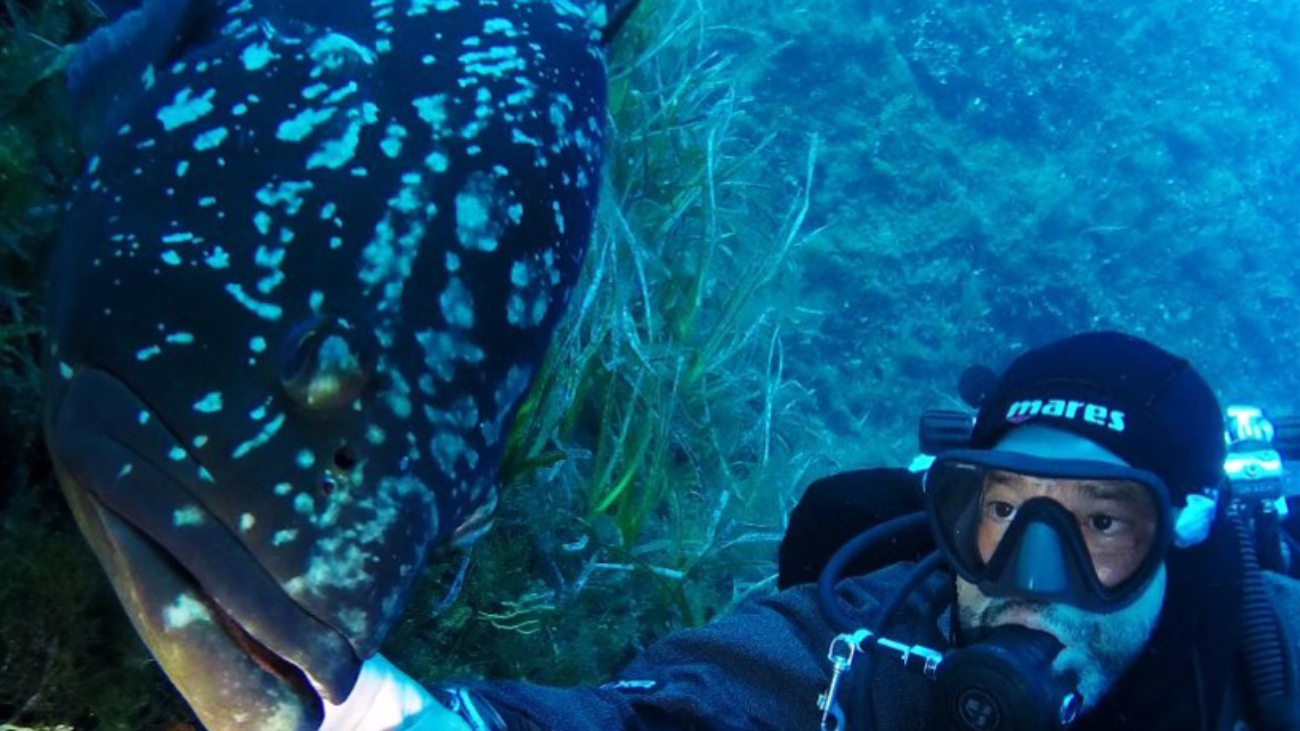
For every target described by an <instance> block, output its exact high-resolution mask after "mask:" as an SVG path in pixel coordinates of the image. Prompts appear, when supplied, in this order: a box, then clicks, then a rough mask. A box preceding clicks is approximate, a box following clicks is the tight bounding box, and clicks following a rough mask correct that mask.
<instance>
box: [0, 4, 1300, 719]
mask: <svg viewBox="0 0 1300 731" xmlns="http://www.w3.org/2000/svg"><path fill="white" fill-rule="evenodd" d="M98 22H100V16H99V14H98V12H97V9H96V7H95V6H94V5H93V4H92V3H90V2H88V0H6V2H5V3H4V4H3V5H0V727H2V726H3V725H4V724H12V725H13V726H14V727H17V728H52V727H54V726H55V725H57V724H65V725H67V726H70V727H72V728H75V729H145V730H150V731H152V730H162V729H183V728H196V727H197V726H196V722H195V721H193V719H192V717H191V716H190V715H189V712H188V710H187V709H186V708H185V706H184V704H183V703H182V702H181V701H179V700H178V698H177V697H176V695H175V693H174V692H173V691H172V690H171V689H170V687H169V685H168V683H167V680H166V679H165V677H163V675H162V674H161V673H160V672H159V671H158V669H157V667H156V665H155V664H154V663H153V662H152V661H151V660H150V658H149V656H148V654H147V653H146V652H145V650H144V648H143V646H142V645H141V644H140V642H139V641H138V640H137V639H136V637H135V635H134V633H133V632H132V630H131V627H130V625H129V624H128V622H127V620H126V617H125V615H124V614H123V613H122V611H121V610H120V609H119V607H118V605H117V603H116V600H115V598H114V597H113V594H112V591H111V590H110V588H109V586H108V583H107V581H106V580H105V579H104V578H103V577H102V575H101V572H100V570H99V567H98V565H97V564H96V563H95V560H94V558H93V556H92V554H91V553H90V551H89V550H88V549H87V548H86V547H85V546H84V545H83V542H82V539H81V537H80V535H79V534H78V533H77V530H76V527H75V526H74V525H73V523H72V519H71V516H70V514H69V511H68V510H67V508H66V507H65V506H64V504H63V500H62V497H61V495H60V494H59V491H58V488H57V486H56V485H55V484H54V481H53V476H52V471H51V468H50V465H49V461H48V458H47V457H46V456H45V451H44V447H43V445H42V442H41V435H40V420H39V412H40V408H39V405H40V400H41V394H40V392H39V378H38V373H39V368H40V363H39V353H40V352H41V344H42V334H43V330H42V318H43V314H42V313H43V310H44V294H43V288H44V282H45V271H44V263H45V259H46V256H47V254H48V252H49V251H50V248H51V246H52V242H53V241H54V238H55V235H56V231H57V227H58V224H59V214H60V206H61V204H62V203H63V201H64V200H65V199H66V196H67V194H68V191H69V188H70V185H71V183H72V180H73V178H74V177H75V175H76V174H77V172H78V171H79V169H80V166H81V165H82V164H83V163H84V160H85V157H84V152H82V151H81V150H79V148H78V144H77V142H76V139H77V138H76V134H75V128H74V127H73V126H72V125H71V124H69V123H68V122H67V121H65V120H63V119H62V118H61V116H60V113H59V106H58V104H57V94H56V91H57V84H58V82H59V75H58V74H59V71H58V69H59V63H60V59H61V58H62V55H61V53H62V48H63V46H64V45H65V44H67V43H70V42H73V41H75V40H77V39H78V38H81V37H84V36H85V34H86V33H88V32H89V31H90V30H91V29H92V28H94V27H95V25H96V24H97V23H98ZM608 127H609V130H610V153H609V162H608V170H607V174H606V180H605V188H604V192H603V200H602V208H601V211H600V215H599V221H598V226H597V231H596V235H595V238H594V240H593V242H592V247H591V249H590V251H589V252H588V255H587V260H586V262H585V270H584V275H583V278H582V281H581V283H580V285H579V287H578V289H577V291H576V292H575V296H574V297H573V300H572V304H571V307H570V311H569V313H568V317H567V320H566V321H565V322H564V323H563V324H562V325H561V328H560V330H559V332H558V333H557V335H556V338H555V340H554V343H553V345H552V349H551V351H550V354H549V355H548V358H547V361H546V363H545V366H544V368H543V370H542V373H541V375H540V376H539V377H538V379H537V382H536V384H535V386H534V389H533V391H532V393H531V394H530V396H529V397H528V400H527V402H526V404H525V406H524V408H523V410H522V411H521V413H520V416H519V418H518V419H517V420H516V422H515V424H514V425H513V429H512V433H511V441H510V448H509V450H508V453H507V456H506V460H505V465H504V467H505V470H504V471H505V475H506V486H507V489H506V490H505V492H504V493H503V496H502V500H501V506H500V510H499V514H498V519H497V524H496V527H495V528H494V530H493V531H492V532H491V533H489V534H488V535H487V536H486V537H484V538H483V539H481V540H480V541H479V542H478V543H477V544H475V545H474V546H473V547H472V548H470V549H465V550H457V551H451V550H448V551H445V552H443V553H440V554H439V555H437V556H435V557H434V559H433V560H432V561H431V563H430V566H429V570H428V577H427V579H426V580H425V581H424V582H423V584H422V585H421V586H420V588H419V589H418V590H417V592H416V595H415V598H414V600H413V601H412V603H411V605H410V606H409V608H408V610H407V612H406V614H405V616H404V618H403V620H402V621H401V623H400V624H399V626H398V627H397V629H396V631H395V632H394V633H393V635H392V636H391V637H390V639H389V640H388V643H387V645H386V646H385V649H384V653H385V654H386V655H387V656H388V657H390V658H391V659H392V660H393V661H394V662H395V663H396V664H397V665H398V666H400V667H402V668H403V669H405V670H407V672H409V673H410V674H412V675H413V676H414V677H416V678H418V679H419V680H422V681H425V682H428V683H434V682H437V681H438V680H440V679H445V678H463V677H476V678H477V677H482V678H496V679H526V680H529V681H532V682H538V683H549V684H575V683H579V684H580V683H594V682H600V681H602V680H604V679H607V678H609V677H610V676H611V675H612V674H613V673H615V672H616V671H617V670H618V668H619V667H621V666H622V665H623V664H624V663H626V662H627V661H628V660H629V659H630V658H631V657H633V656H634V655H635V653H636V652H637V651H638V650H639V649H640V648H643V647H645V646H646V645H647V644H649V643H652V642H653V641H654V640H655V639H656V638H657V637H660V636H662V635H664V634H665V633H667V632H671V631H673V630H674V629H678V628H682V627H688V626H695V625H699V624H701V623H704V622H707V621H708V620H709V619H710V618H711V617H713V616H716V615H717V614H719V613H721V612H725V611H727V610H728V608H729V607H731V606H733V605H734V604H736V603H737V602H742V601H745V600H746V599H748V598H750V597H753V596H757V595H762V594H764V593H767V592H771V591H774V590H775V588H774V587H775V582H774V573H775V555H776V549H777V545H778V543H779V540H780V536H781V533H782V529H783V526H784V522H785V516H786V515H787V513H788V511H789V509H790V507H791V506H792V505H793V504H794V503H795V502H796V501H797V499H798V497H799V495H800V492H801V490H802V489H803V488H804V487H805V486H806V485H807V484H808V483H809V482H810V481H811V480H812V479H814V478H816V477H818V476H821V475H825V474H829V473H831V472H833V471H836V470H839V469H847V468H856V467H863V466H871V465H877V464H890V465H897V464H905V463H906V462H907V461H909V460H910V459H911V457H912V456H913V454H914V452H915V449H916V440H915V433H914V431H915V422H916V417H917V415H918V414H919V413H920V411H921V410H922V409H924V408H926V407H949V408H951V407H954V406H955V405H957V403H958V402H957V400H956V392H955V383H956V379H957V376H958V374H959V373H960V371H961V370H962V368H964V367H965V366H967V365H969V364H972V363H985V364H988V365H991V366H993V367H995V368H996V367H998V366H1000V365H1002V364H1004V363H1005V362H1007V361H1008V360H1009V359H1010V357H1011V356H1013V355H1014V354H1015V353H1016V352H1017V351H1018V350H1019V349H1020V348H1022V347H1024V346H1028V345H1032V344H1037V343H1041V342H1044V341H1046V340H1049V339H1052V338H1055V337H1059V336H1061V335H1064V334H1066V333H1069V332H1072V331H1076V330H1082V329H1103V328H1105V329H1121V330H1127V331H1130V332H1133V333H1135V334H1139V335H1142V336H1144V337H1147V338H1149V339H1152V340H1154V341H1155V342H1157V343H1159V344H1161V345H1163V346H1165V347H1167V348H1169V349H1171V350H1173V351H1175V352H1178V353H1180V354H1181V355H1184V356H1186V357H1188V358H1189V359H1190V360H1192V361H1193V362H1194V363H1196V364H1197V366H1198V368H1199V369H1200V370H1201V371H1202V372H1203V373H1204V374H1205V375H1206V376H1207V378H1208V379H1209V380H1210V382H1211V383H1212V384H1214V385H1216V387H1217V388H1218V389H1219V394H1220V397H1221V399H1222V400H1224V401H1227V402H1248V403H1254V404H1257V405H1260V406H1263V407H1264V408H1265V409H1268V410H1271V411H1272V412H1274V413H1277V414H1294V413H1300V400H1298V399H1296V397H1295V394H1296V393H1300V369H1298V368H1297V367H1296V366H1295V365H1294V361H1295V358H1296V354H1297V353H1300V317H1297V315H1298V314H1300V296H1298V292H1297V289H1298V288H1300V0H1262V1H1260V2H1253V3H1246V2H1236V1H1234V2H1227V1H1226V0H1209V1H1208V2H1191V1H1190V0H1155V1H1153V2H1148V3H1136V4H1135V3H1131V2H1127V1H1126V0H1095V1H1094V2H1088V3H1084V2H1080V1H1079V0H1073V1H1070V2H1065V1H1062V2H1049V1H1041V2H1029V1H1024V0H1022V1H1019V2H1012V1H1010V0H941V1H939V2H934V3H912V2H903V1H901V0H894V1H890V0H886V1H883V2H876V3H863V2H857V1H856V0H832V1H829V2H821V3H811V2H808V3H800V2H776V1H775V0H643V1H642V4H641V7H640V9H639V10H638V11H637V13H636V15H635V16H634V17H633V19H632V21H631V23H630V25H629V26H628V27H627V28H626V29H625V31H624V32H623V34H622V35H621V36H620V38H619V39H618V41H617V42H616V43H615V45H614V46H613V48H612V50H611V60H610V118H609V120H608Z"/></svg>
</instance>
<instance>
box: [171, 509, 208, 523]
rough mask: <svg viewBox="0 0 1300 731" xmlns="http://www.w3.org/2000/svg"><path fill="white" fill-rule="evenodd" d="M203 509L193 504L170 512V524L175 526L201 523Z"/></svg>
mask: <svg viewBox="0 0 1300 731" xmlns="http://www.w3.org/2000/svg"><path fill="white" fill-rule="evenodd" d="M202 524H203V511H202V510H199V508H198V507H197V506H195V505H191V506H189V507H187V508H181V509H179V510H175V511H173V512H172V525H174V526H176V527H177V528H181V527H183V526H189V525H202Z"/></svg>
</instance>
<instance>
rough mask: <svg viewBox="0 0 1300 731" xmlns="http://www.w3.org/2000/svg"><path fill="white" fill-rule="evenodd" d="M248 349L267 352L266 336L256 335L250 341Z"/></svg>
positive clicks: (255, 351)
mask: <svg viewBox="0 0 1300 731" xmlns="http://www.w3.org/2000/svg"><path fill="white" fill-rule="evenodd" d="M248 349H249V350H251V351H253V352H254V353H262V352H265V351H266V338H264V337H262V336H261V335H254V336H253V339H252V340H249V341H248Z"/></svg>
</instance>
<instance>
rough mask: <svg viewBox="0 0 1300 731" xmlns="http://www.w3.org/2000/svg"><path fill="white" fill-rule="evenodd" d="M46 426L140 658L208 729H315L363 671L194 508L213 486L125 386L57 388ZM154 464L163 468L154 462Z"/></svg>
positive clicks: (106, 378)
mask: <svg viewBox="0 0 1300 731" xmlns="http://www.w3.org/2000/svg"><path fill="white" fill-rule="evenodd" d="M47 419H48V422H47V425H46V432H47V438H48V440H49V446H50V451H51V453H52V455H53V457H54V461H55V466H56V470H57V471H58V474H59V480H60V483H61V485H62V486H63V490H64V493H65V495H66V496H67V499H68V501H69V503H70V504H71V506H72V509H73V513H74V515H75V516H76V519H77V522H78V524H79V526H80V527H81V530H82V532H83V533H84V534H85V535H86V537H87V540H88V541H89V543H90V545H91V547H92V549H93V550H94V551H95V553H96V555H97V556H98V558H99V560H100V562H101V564H102V565H103V566H104V569H105V571H106V572H107V573H108V576H109V578H110V581H111V582H112V585H113V588H114V590H115V591H116V593H117V596H118V598H119V600H120V601H121V602H122V604H123V606H124V608H125V609H126V611H127V614H128V616H129V617H130V619H131V622H132V624H133V625H134V626H135V628H136V630H137V632H138V633H139V634H140V636H141V637H142V638H143V639H144V641H145V644H146V645H148V647H149V649H150V651H151V652H152V653H153V655H154V656H155V657H156V658H157V659H158V661H159V663H160V664H161V665H162V667H163V669H164V670H165V671H166V673H167V675H168V676H169V678H170V679H171V680H172V682H173V683H175V684H176V686H177V687H178V689H179V690H180V691H181V692H182V694H183V695H184V696H185V698H186V699H187V701H189V703H190V705H191V707H192V708H193V709H194V711H195V713H196V714H197V715H198V716H199V717H200V719H202V721H203V723H204V724H205V725H206V726H207V727H208V728H210V729H214V730H216V729H257V730H259V731H273V730H274V731H280V730H281V729H284V730H293V731H296V730H297V729H303V730H307V729H315V728H318V727H319V725H320V722H321V718H322V705H321V699H322V698H323V699H326V700H329V701H331V702H334V703H338V702H341V701H342V700H343V699H344V698H346V697H347V695H348V693H349V692H350V691H351V689H352V686H353V684H354V683H355V681H356V676H357V673H358V671H359V668H360V661H359V660H358V659H357V655H356V653H355V652H354V650H353V648H352V646H351V644H350V643H349V641H348V637H347V636H346V635H345V634H344V633H343V632H341V631H340V630H339V629H336V628H335V627H333V626H331V625H330V624H328V623H326V622H325V621H322V620H321V619H320V618H318V617H316V616H314V615H312V614H311V613H310V612H308V611H307V610H306V609H304V608H303V607H302V606H300V605H299V604H298V603H297V602H295V601H294V599H293V597H292V596H291V595H290V594H289V593H287V592H286V590H285V589H284V588H283V587H282V586H281V585H280V584H279V582H277V581H276V580H275V579H274V578H273V577H272V576H271V574H270V573H268V572H267V571H266V569H265V568H264V567H263V566H262V564H261V563H260V562H259V560H258V558H257V557H256V556H255V555H254V554H253V553H252V552H251V551H250V550H249V549H248V548H247V547H246V546H245V545H244V544H243V542H241V541H240V540H239V538H238V535H237V532H236V530H237V529H236V528H233V527H231V526H227V525H225V524H223V523H222V521H220V520H219V519H218V517H217V516H216V515H215V514H214V513H213V512H211V511H210V510H208V509H207V508H206V507H205V506H204V505H203V504H202V503H201V502H200V500H199V499H198V497H196V496H198V495H201V494H202V491H201V490H199V489H198V487H199V486H200V485H201V484H202V483H203V482H204V481H209V482H210V481H211V479H212V478H211V476H210V475H208V473H207V470H206V469H205V468H204V467H203V465H202V464H201V463H200V462H199V461H198V460H197V459H195V458H194V456H193V455H192V454H191V453H190V452H189V451H187V450H185V449H184V448H183V446H182V445H181V443H180V441H179V440H178V439H177V438H176V437H175V435H174V434H173V433H172V431H171V430H170V429H168V428H167V426H166V424H165V423H164V421H163V420H162V419H161V418H159V416H158V415H157V414H155V413H154V411H153V410H151V409H150V408H149V407H148V405H147V404H146V403H144V402H143V401H142V400H141V399H140V398H139V397H138V396H137V395H136V394H135V393H134V392H133V391H132V390H131V389H130V388H129V387H128V386H127V385H126V384H125V383H123V382H122V381H120V380H118V379H117V378H115V377H113V376H112V375H110V374H108V373H106V372H104V371H102V370H98V369H94V368H81V369H79V370H77V371H76V372H75V373H74V374H73V375H72V377H71V378H70V379H69V380H68V381H67V382H66V387H65V389H64V390H63V392H62V394H61V397H60V399H59V401H58V402H57V405H56V406H55V408H54V409H53V410H52V411H51V412H49V413H48V416H47ZM155 455H165V456H164V457H163V458H161V459H160V458H159V457H157V456H155Z"/></svg>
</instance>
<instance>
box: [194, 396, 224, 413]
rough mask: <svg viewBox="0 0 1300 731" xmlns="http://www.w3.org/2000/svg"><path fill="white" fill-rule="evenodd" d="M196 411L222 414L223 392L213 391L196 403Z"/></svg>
mask: <svg viewBox="0 0 1300 731" xmlns="http://www.w3.org/2000/svg"><path fill="white" fill-rule="evenodd" d="M194 410H195V411H198V412H200V413H204V414H216V413H220V412H221V392H220V391H213V392H212V393H209V394H207V395H206V396H204V397H203V398H201V399H199V400H198V401H196V402H195V403H194Z"/></svg>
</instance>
